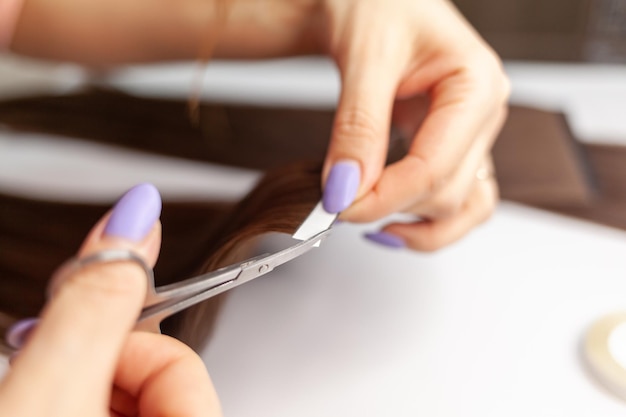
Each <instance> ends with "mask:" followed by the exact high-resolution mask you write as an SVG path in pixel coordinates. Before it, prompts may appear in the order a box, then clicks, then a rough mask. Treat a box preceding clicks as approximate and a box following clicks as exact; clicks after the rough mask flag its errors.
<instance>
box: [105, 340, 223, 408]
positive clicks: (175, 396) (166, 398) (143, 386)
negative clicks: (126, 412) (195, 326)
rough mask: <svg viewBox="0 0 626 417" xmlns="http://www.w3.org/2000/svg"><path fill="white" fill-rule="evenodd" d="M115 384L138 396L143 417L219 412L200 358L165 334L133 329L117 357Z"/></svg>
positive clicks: (214, 394) (131, 394)
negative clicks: (156, 347) (134, 330)
mask: <svg viewBox="0 0 626 417" xmlns="http://www.w3.org/2000/svg"><path fill="white" fill-rule="evenodd" d="M155 346H158V349H155V348H154V347H155ZM115 384H116V386H117V387H118V389H120V390H123V391H124V392H126V393H128V395H129V396H131V397H134V398H139V405H138V408H139V413H138V415H141V416H143V417H168V416H172V417H173V416H218V415H221V411H220V405H219V401H218V398H217V394H216V393H215V390H214V388H213V384H212V383H211V380H210V378H209V375H208V373H207V371H206V368H205V366H204V363H203V362H202V360H201V359H200V357H199V356H198V355H196V353H195V352H194V351H193V350H191V348H189V347H188V346H186V345H185V344H183V343H181V342H179V341H178V340H176V339H173V338H170V337H167V336H163V335H157V334H154V333H145V332H133V333H132V334H131V335H130V337H129V338H128V340H127V343H126V345H125V347H124V350H123V353H122V355H121V356H120V362H119V366H118V368H117V372H116V375H115Z"/></svg>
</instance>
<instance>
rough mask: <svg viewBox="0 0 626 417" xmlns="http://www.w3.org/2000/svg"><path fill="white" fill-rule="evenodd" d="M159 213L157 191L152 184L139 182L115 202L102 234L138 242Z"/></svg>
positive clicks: (149, 228) (159, 205) (159, 203)
mask: <svg viewBox="0 0 626 417" xmlns="http://www.w3.org/2000/svg"><path fill="white" fill-rule="evenodd" d="M160 215H161V196H160V195H159V191H158V190H157V189H156V187H155V186H154V185H152V184H147V183H146V184H139V185H137V186H135V187H133V188H131V189H130V190H129V191H127V192H126V194H124V195H123V196H122V198H120V199H119V201H118V202H117V203H116V204H115V206H114V207H113V211H112V212H111V217H110V218H109V221H108V223H107V225H106V227H105V229H104V234H105V235H107V236H115V237H121V238H125V239H129V240H132V241H135V242H138V241H140V240H142V239H143V238H145V237H146V235H147V234H148V232H150V230H151V229H152V226H153V225H154V222H156V221H157V219H158V218H159V216H160Z"/></svg>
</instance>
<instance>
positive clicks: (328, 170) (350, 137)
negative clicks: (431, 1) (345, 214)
mask: <svg viewBox="0 0 626 417" xmlns="http://www.w3.org/2000/svg"><path fill="white" fill-rule="evenodd" d="M377 24H380V23H377V22H371V21H370V20H368V21H367V25H365V24H364V23H355V25H356V26H357V27H356V28H355V29H354V30H353V32H352V33H351V38H350V39H353V38H354V39H357V41H355V42H350V39H347V40H344V41H343V42H342V45H349V47H346V48H347V49H346V50H341V51H339V52H336V54H338V56H339V58H338V60H339V67H340V72H341V77H342V89H341V97H340V100H339V105H338V108H337V112H336V115H335V121H334V125H333V131H332V137H331V142H330V146H329V149H328V154H327V156H326V161H325V166H324V172H323V178H324V181H323V182H324V197H323V203H324V208H325V209H326V211H328V212H331V213H338V212H340V211H343V210H344V209H346V208H347V207H348V206H349V205H350V204H351V203H352V202H353V201H354V199H355V198H359V197H360V196H362V195H363V194H365V193H366V192H367V191H368V190H370V189H371V188H372V186H373V185H374V183H375V182H376V181H377V179H378V177H379V176H380V173H381V171H382V169H383V166H384V163H385V158H386V156H387V155H386V154H387V147H388V141H389V130H390V119H391V112H392V107H393V100H394V96H395V90H396V88H397V83H398V80H399V78H400V72H401V68H402V65H403V63H402V62H401V61H400V58H399V57H404V56H407V55H408V54H406V53H404V54H403V53H399V52H398V51H397V50H394V49H397V48H401V47H403V45H405V43H403V42H395V41H393V39H389V38H385V37H381V36H378V35H376V36H374V34H376V33H393V31H387V30H381V31H377V30H375V29H374V28H372V27H371V25H377ZM390 36H393V35H390ZM390 45H391V46H390ZM339 48H341V47H339Z"/></svg>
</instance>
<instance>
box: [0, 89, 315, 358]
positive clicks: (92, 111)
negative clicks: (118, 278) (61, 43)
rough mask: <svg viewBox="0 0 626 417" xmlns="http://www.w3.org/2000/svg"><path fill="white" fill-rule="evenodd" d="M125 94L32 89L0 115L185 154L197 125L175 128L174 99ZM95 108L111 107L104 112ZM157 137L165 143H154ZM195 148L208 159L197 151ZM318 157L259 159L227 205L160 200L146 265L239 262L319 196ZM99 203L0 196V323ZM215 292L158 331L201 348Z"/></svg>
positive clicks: (24, 308) (18, 313) (196, 269)
mask: <svg viewBox="0 0 626 417" xmlns="http://www.w3.org/2000/svg"><path fill="white" fill-rule="evenodd" d="M135 100H137V99H136V98H133V97H130V96H126V95H123V94H118V93H112V92H102V91H95V92H92V93H83V94H78V95H76V96H61V97H40V98H31V99H23V100H14V101H9V102H5V103H0V108H3V109H5V110H7V111H6V112H4V111H2V110H0V115H2V123H4V124H5V125H8V126H10V127H12V128H13V129H18V128H19V129H20V130H21V131H25V130H30V131H38V132H46V131H52V132H53V133H62V134H64V135H66V136H70V137H76V136H78V137H82V138H85V139H90V140H91V139H94V138H95V139H97V140H99V141H106V142H113V139H112V138H119V137H122V138H128V139H129V140H130V141H131V143H137V142H140V143H141V146H142V148H143V149H144V150H150V148H149V146H154V147H155V148H157V149H159V150H160V152H161V153H165V152H164V150H163V149H166V150H169V149H170V146H172V145H171V142H169V141H166V140H165V139H164V138H166V137H169V136H168V134H172V135H174V137H175V138H176V143H177V147H176V148H173V147H172V148H171V149H176V150H178V151H179V152H180V153H182V154H187V148H192V149H195V148H196V147H199V146H200V144H199V143H197V142H194V141H193V139H194V138H197V137H198V136H197V133H198V131H197V129H194V128H193V127H185V126H189V122H188V121H187V122H186V123H187V125H185V123H184V120H185V114H184V112H179V113H178V118H176V117H173V116H172V111H171V109H172V107H174V106H175V105H179V104H182V102H176V103H171V102H166V101H161V100H146V99H140V100H141V104H142V105H141V106H138V105H136V104H137V103H136V101H135ZM125 103H126V105H125ZM128 103H130V105H128ZM143 104H146V106H143ZM109 106H110V107H109ZM103 108H115V109H118V110H117V113H116V114H115V115H112V113H111V112H106V111H102V110H103ZM70 109H72V111H70ZM129 110H130V111H129ZM129 113H130V115H129ZM143 126H147V128H146V129H145V130H146V131H147V136H148V137H155V136H156V137H157V139H159V140H155V141H149V140H143V141H142V140H141V139H138V138H142V137H144V136H143V135H142V132H143V131H144V129H143ZM159 135H161V136H159ZM160 139H162V140H160ZM133 140H134V142H132V141H133ZM163 143H166V144H167V145H166V146H165V147H163V148H160V147H159V146H161V145H162V144H163ZM202 143H204V144H205V146H208V145H206V142H202ZM223 149H225V150H223V151H222V152H223V153H222V156H224V157H225V158H223V159H232V160H235V159H236V158H237V156H238V155H240V154H241V149H240V148H239V147H237V146H232V147H225V148H223ZM274 153H276V154H282V155H285V154H284V153H281V152H280V148H278V149H276V148H274ZM202 155H204V157H205V158H206V159H211V158H210V155H211V153H210V151H206V149H205V150H204V153H203V154H202ZM286 155H289V153H287V154H286ZM309 156H310V155H309ZM283 158H285V157H283ZM320 161H321V157H318V158H316V161H315V162H313V163H295V164H290V165H284V164H283V166H282V167H281V166H280V164H279V162H280V163H284V162H285V161H284V159H281V160H279V161H278V162H277V161H267V160H264V161H262V162H264V165H270V166H275V168H273V169H272V170H270V171H268V172H267V174H266V175H265V177H264V178H262V179H261V180H260V181H259V183H258V184H257V186H256V187H255V188H254V189H253V190H252V191H251V192H250V193H249V195H248V196H247V197H245V198H244V199H243V200H242V201H241V202H240V203H239V204H237V205H233V204H227V203H223V202H184V203H181V202H176V203H174V202H167V201H165V202H164V206H163V215H162V222H163V225H164V227H163V248H162V252H161V256H160V258H159V262H158V263H157V265H156V268H155V274H156V283H157V285H164V284H168V283H171V282H175V281H178V280H182V279H185V278H187V277H189V276H191V275H193V274H197V273H202V272H207V271H211V270H214V269H217V268H219V267H221V266H225V265H229V264H232V263H234V262H237V261H242V260H244V259H245V258H246V257H247V255H248V254H249V252H250V251H251V250H252V246H253V245H254V244H255V243H256V241H257V238H258V237H259V236H262V235H263V234H264V233H268V232H283V233H293V231H295V228H296V227H297V226H299V224H300V223H301V222H302V221H303V220H304V218H305V216H306V215H307V214H308V213H309V212H310V211H311V209H312V208H313V206H314V205H315V203H316V202H317V201H319V199H320V197H321V191H320V184H319V178H320V171H321V170H320V166H321V163H320ZM108 209H109V206H103V205H93V204H67V203H59V202H51V201H41V200H34V199H26V198H18V197H15V196H8V195H0V276H1V279H0V331H2V330H5V329H6V327H7V326H9V325H10V324H11V323H13V322H14V321H15V320H18V319H20V318H24V317H29V316H33V315H36V314H38V312H39V310H40V309H41V307H42V306H43V303H44V302H45V299H44V294H45V288H46V285H47V280H48V277H49V276H50V275H51V273H52V272H53V271H54V269H55V268H56V267H57V266H58V265H59V264H60V263H62V262H63V261H64V260H65V259H67V258H69V257H71V256H73V255H74V254H75V252H76V250H77V248H78V247H79V245H80V242H81V241H82V239H83V238H84V236H85V235H86V233H87V231H88V230H89V229H90V228H91V226H92V225H93V224H94V223H95V222H96V221H97V219H98V218H99V217H100V216H102V215H103V214H104V213H105V212H106V210H108ZM224 295H225V294H224ZM222 298H223V297H221V296H220V297H216V298H215V299H212V300H208V301H207V302H205V303H202V304H200V305H198V306H195V307H192V308H190V309H188V310H186V311H184V312H181V313H179V314H178V315H176V316H175V317H172V318H170V319H168V320H166V321H165V322H164V323H163V325H162V328H163V331H164V332H165V333H167V334H171V335H173V336H175V337H178V338H179V339H181V340H183V341H185V342H186V343H188V344H190V345H191V346H192V347H194V348H196V349H199V348H201V347H202V345H203V344H204V343H205V342H206V340H207V338H208V337H209V335H210V332H211V328H212V323H213V321H214V320H215V317H216V314H217V311H218V309H219V305H220V300H221V299H222Z"/></svg>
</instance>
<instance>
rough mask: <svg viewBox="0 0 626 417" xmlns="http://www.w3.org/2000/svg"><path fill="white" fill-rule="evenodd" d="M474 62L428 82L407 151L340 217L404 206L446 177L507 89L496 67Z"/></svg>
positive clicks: (499, 107)
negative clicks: (424, 108) (423, 110)
mask: <svg viewBox="0 0 626 417" xmlns="http://www.w3.org/2000/svg"><path fill="white" fill-rule="evenodd" d="M479 62H480V64H479V63H477V64H476V65H469V66H468V67H467V69H462V70H459V71H458V72H455V73H453V74H452V75H450V76H448V77H447V78H445V79H443V80H441V81H440V82H438V84H436V85H435V86H434V87H433V88H432V91H431V97H432V104H431V108H430V109H429V112H428V115H427V117H426V119H425V120H424V122H423V124H422V126H421V127H420V129H419V131H418V133H417V135H416V136H415V138H414V140H413V143H412V145H411V147H410V149H409V152H408V154H407V156H406V157H405V158H403V159H402V160H400V161H398V162H396V163H394V164H392V165H390V166H388V167H387V168H386V169H385V170H384V172H383V173H382V175H381V177H380V179H379V181H378V183H377V184H376V185H375V187H374V188H373V190H372V192H370V193H368V194H367V195H366V196H365V197H364V198H362V199H361V200H359V201H358V202H356V203H355V204H354V205H353V206H352V207H350V209H349V210H347V211H346V212H345V213H344V217H345V218H346V219H349V220H352V221H371V220H375V219H378V218H381V217H384V216H387V215H389V214H391V213H393V212H396V211H400V210H404V209H407V208H408V207H410V206H411V205H413V204H415V203H417V202H419V201H420V200H425V199H426V198H429V197H430V196H431V195H432V194H433V192H435V191H436V190H437V189H438V188H439V187H440V186H441V185H442V183H443V182H445V181H446V180H449V179H450V177H451V175H452V173H453V172H454V171H455V169H456V168H457V166H458V165H459V163H460V161H462V160H463V157H464V155H465V154H466V152H467V151H468V150H469V149H470V148H471V145H472V143H473V141H474V139H475V138H476V137H477V136H479V135H480V132H481V131H482V130H483V128H484V126H485V124H486V123H487V124H492V123H493V119H494V118H495V119H497V120H499V119H500V118H501V113H502V112H503V108H504V107H503V106H504V103H506V97H507V95H508V87H507V84H506V81H505V80H506V79H505V77H504V76H503V75H502V74H500V73H499V72H498V71H499V70H498V71H496V70H494V69H492V70H491V71H489V73H487V74H485V73H483V71H482V70H483V69H484V68H485V64H484V63H483V62H482V60H479ZM487 67H488V68H491V67H495V64H494V65H487ZM497 68H499V67H497ZM485 71H487V70H485ZM494 74H498V76H496V75H494Z"/></svg>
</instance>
